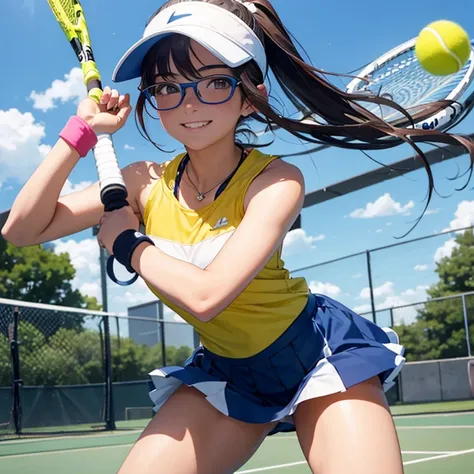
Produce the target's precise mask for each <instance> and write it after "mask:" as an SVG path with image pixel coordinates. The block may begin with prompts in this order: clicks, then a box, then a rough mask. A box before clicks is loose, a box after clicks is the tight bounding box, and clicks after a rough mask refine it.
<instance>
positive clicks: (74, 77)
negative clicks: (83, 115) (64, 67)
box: [30, 67, 87, 112]
mask: <svg viewBox="0 0 474 474" xmlns="http://www.w3.org/2000/svg"><path fill="white" fill-rule="evenodd" d="M86 95H87V91H86V86H85V85H84V76H83V74H82V70H81V69H80V68H77V67H75V68H73V69H71V71H70V72H69V74H65V75H64V80H62V79H56V80H54V81H53V82H52V84H51V87H49V88H48V89H46V90H45V91H44V92H36V91H32V92H31V94H30V99H31V100H32V101H33V107H34V108H35V109H39V110H41V111H43V112H47V111H48V110H51V109H55V108H56V107H57V103H58V102H60V103H62V104H64V103H66V102H69V101H71V100H72V101H75V102H76V103H77V102H79V101H80V100H81V99H84V98H85V97H86Z"/></svg>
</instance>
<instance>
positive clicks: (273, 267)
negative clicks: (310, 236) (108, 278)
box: [3, 0, 474, 474]
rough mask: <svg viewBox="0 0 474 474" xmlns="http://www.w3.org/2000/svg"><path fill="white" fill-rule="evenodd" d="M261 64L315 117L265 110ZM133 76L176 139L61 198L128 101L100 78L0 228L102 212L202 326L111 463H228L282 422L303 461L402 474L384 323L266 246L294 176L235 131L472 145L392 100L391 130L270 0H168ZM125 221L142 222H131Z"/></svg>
mask: <svg viewBox="0 0 474 474" xmlns="http://www.w3.org/2000/svg"><path fill="white" fill-rule="evenodd" d="M268 68H271V70H272V72H273V73H274V75H275V77H276V79H277V81H278V82H279V84H280V85H281V86H282V89H283V91H284V92H285V94H286V95H287V96H288V99H289V100H290V101H291V102H292V103H293V104H294V105H295V106H296V107H297V108H298V109H299V110H300V111H301V112H303V113H311V114H313V115H314V116H317V117H319V118H318V119H317V120H315V121H314V122H312V123H311V122H310V123H301V122H298V121H295V120H291V119H289V118H285V117H283V116H281V115H279V114H278V113H276V112H275V111H274V110H273V109H272V108H271V107H270V105H269V102H268V98H267V90H266V87H265V79H266V77H267V72H268ZM137 77H141V86H140V90H141V94H140V96H139V99H138V103H137V105H136V114H137V118H138V122H139V124H140V125H141V127H142V130H143V135H144V136H145V137H147V138H149V139H150V140H151V138H150V135H149V131H148V129H147V127H146V124H145V116H146V114H148V115H151V116H152V117H159V119H160V121H161V125H162V127H163V128H164V129H165V130H166V131H167V132H168V133H169V135H171V136H172V137H173V138H175V139H176V140H178V141H179V142H181V143H182V144H183V146H184V148H185V150H186V152H185V153H183V154H180V155H178V156H176V157H175V158H174V159H172V160H171V161H169V162H166V163H164V164H161V165H160V164H156V163H152V162H137V163H134V164H132V165H130V166H128V167H126V168H125V169H124V170H123V174H124V179H125V183H126V185H127V188H128V192H129V199H130V207H128V208H123V209H120V210H117V211H113V212H110V213H106V214H105V215H104V213H103V207H102V205H101V202H100V199H99V189H98V185H97V184H96V185H94V186H92V187H91V188H89V189H87V190H84V191H80V192H77V193H74V194H71V195H68V196H64V197H59V194H60V191H61V189H62V186H63V184H64V182H65V181H66V179H67V177H68V175H69V174H70V172H71V170H72V169H73V167H74V166H75V164H76V163H77V161H78V160H79V157H80V155H85V154H87V151H88V150H90V148H91V147H92V146H93V145H94V143H95V134H96V133H99V132H108V133H114V132H116V131H117V130H119V129H120V128H121V127H122V126H123V125H124V123H125V122H126V120H127V117H128V116H129V114H130V112H131V106H130V99H129V96H128V95H120V94H119V93H118V92H117V91H116V90H111V89H110V88H108V87H107V88H106V89H105V90H104V95H103V98H102V104H101V105H100V106H98V105H96V104H95V103H93V102H92V101H91V100H89V99H86V100H84V101H83V102H82V103H81V104H80V106H79V108H78V112H77V117H74V118H73V119H71V121H70V122H69V123H68V124H67V125H66V127H65V128H64V130H63V131H62V133H61V135H60V136H61V138H60V139H59V141H58V142H57V144H56V145H55V147H54V148H53V150H52V151H51V152H50V154H49V155H48V157H47V158H46V159H45V160H44V162H43V163H42V164H41V165H40V167H39V168H38V169H37V171H36V172H35V173H34V174H33V176H32V177H31V178H30V180H29V181H28V182H27V183H26V185H25V186H24V188H23V189H22V191H21V192H20V194H19V195H18V197H17V199H16V201H15V203H14V206H13V208H12V210H11V214H10V217H9V220H8V222H7V223H6V225H5V227H4V231H3V232H4V235H5V237H6V238H7V239H8V240H10V241H11V242H12V243H14V244H15V245H31V244H36V243H39V242H45V241H50V240H54V239H57V238H60V237H63V236H65V235H68V234H73V233H75V232H79V231H80V230H82V229H86V228H89V227H91V226H94V225H97V224H99V223H100V225H101V229H100V233H99V235H98V240H99V243H100V245H102V246H104V247H105V248H106V249H107V250H108V251H109V252H110V253H111V254H114V256H115V257H116V258H117V259H118V260H119V261H120V262H122V263H124V264H128V265H130V266H131V267H132V268H133V269H134V270H135V271H136V272H138V274H139V275H140V276H141V277H142V278H143V279H144V280H145V281H146V283H147V284H148V286H149V287H150V289H151V290H152V291H153V292H154V293H155V294H156V295H157V297H159V298H160V299H161V300H162V301H164V302H165V303H166V304H167V305H168V306H169V307H170V308H172V309H173V310H174V311H176V312H177V313H178V314H179V315H180V316H182V317H183V318H184V319H185V320H186V321H188V322H189V323H190V324H191V325H193V326H194V327H195V328H196V329H197V331H198V332H199V334H200V337H201V341H202V347H201V348H199V349H198V350H196V352H195V353H194V354H193V356H192V357H191V358H190V360H189V361H188V362H187V364H186V366H185V367H184V368H177V367H173V368H164V369H157V370H154V371H153V372H152V373H151V376H152V380H153V383H154V385H155V389H154V390H153V391H152V392H151V394H150V396H151V398H152V400H153V402H154V403H155V405H156V410H157V413H156V416H155V417H154V419H153V420H152V421H151V422H150V424H149V425H148V427H147V428H146V429H145V431H144V433H143V434H142V436H141V437H140V438H139V440H138V441H137V443H136V445H135V446H134V447H133V449H132V450H131V452H130V454H129V455H128V457H127V459H126V460H125V462H124V464H123V466H122V468H121V470H120V474H132V473H133V474H151V473H157V472H160V473H163V474H194V473H200V474H201V473H202V474H221V473H231V472H234V471H235V470H237V469H238V468H239V467H240V466H242V465H243V464H244V463H245V462H246V461H247V460H248V459H249V458H250V456H251V455H252V454H253V453H254V452H255V450H256V449H257V448H258V446H259V445H260V443H261V442H262V440H263V439H264V438H265V437H266V436H267V435H268V434H270V433H275V432H278V431H283V430H296V432H297V436H298V439H299V442H300V444H301V447H302V450H303V452H304V454H305V456H306V458H307V460H308V463H309V465H310V467H311V469H312V471H313V472H315V473H318V474H342V473H344V474H362V473H363V474H380V473H381V472H383V473H384V474H400V473H401V472H402V471H403V467H402V461H401V455H400V448H399V444H398V440H397V435H396V431H395V428H394V425H393V422H392V418H391V415H390V411H389V408H388V406H387V402H386V399H385V396H384V390H386V389H387V388H389V387H390V386H391V384H393V380H394V379H395V377H396V375H397V374H398V372H399V370H400V369H401V367H402V365H403V362H404V358H403V348H402V346H400V345H399V344H398V341H397V337H396V335H395V334H394V333H393V332H391V331H390V330H383V329H381V328H379V327H377V326H376V325H374V324H372V323H370V322H369V321H367V320H365V319H363V318H361V317H360V316H358V315H356V314H354V313H353V312H352V311H350V310H349V309H347V308H346V307H344V306H342V305H341V304H339V303H338V302H336V301H333V300H332V299H330V298H327V297H325V296H323V295H314V294H311V293H310V291H309V290H308V286H307V283H306V281H305V280H304V278H291V277H290V275H289V273H288V271H287V270H286V269H285V268H284V264H283V262H282V260H281V247H282V241H283V239H284V237H285V234H286V233H287V231H288V229H289V228H290V226H291V225H292V223H293V222H294V220H295V219H296V217H297V216H298V214H299V212H300V211H301V208H302V204H303V198H304V194H305V193H304V181H303V177H302V175H301V173H300V171H299V170H298V169H297V168H296V167H294V166H292V165H290V164H288V163H285V162H283V161H281V160H280V159H278V156H271V155H266V154H263V153H261V152H260V151H257V150H256V149H252V148H251V147H248V146H243V145H242V141H239V140H238V136H239V131H240V130H241V129H242V125H243V123H244V122H245V121H246V120H247V119H248V118H255V119H257V120H260V121H262V122H267V123H271V124H276V125H278V126H280V127H282V128H284V129H286V130H288V131H289V132H291V133H293V134H294V135H295V136H297V137H299V138H301V139H304V140H307V141H309V142H314V143H328V144H331V145H340V146H344V147H346V148H354V149H383V148H389V147H393V146H396V145H398V144H401V143H404V142H407V143H410V144H411V145H412V146H413V147H414V148H415V149H416V150H417V151H418V152H420V157H421V158H422V159H423V155H422V153H421V151H420V150H419V149H418V148H417V145H416V142H417V141H430V142H433V141H438V142H444V143H461V144H463V145H464V146H466V147H467V148H468V149H469V151H470V153H471V154H473V151H474V147H473V144H472V143H470V142H469V141H467V140H466V139H464V138H462V137H456V136H449V135H443V134H440V133H438V132H433V131H422V130H413V129H410V128H409V127H408V125H410V123H411V122H410V121H411V118H410V117H409V116H408V115H407V120H406V123H404V124H397V127H394V126H391V125H389V124H387V123H385V122H383V121H382V120H380V119H378V118H377V117H375V116H373V115H371V114H370V113H369V112H368V111H367V110H365V109H364V108H363V107H361V106H360V105H359V104H358V103H357V100H358V99H359V100H362V99H363V100H364V101H367V100H370V101H373V102H377V103H381V104H382V103H383V104H385V105H390V106H392V107H397V105H396V104H393V103H391V102H390V101H388V100H386V99H382V98H380V97H377V96H367V95H364V96H363V97H362V96H361V97H358V96H354V95H348V94H346V93H345V92H343V91H341V90H339V89H337V88H336V87H334V86H333V85H331V84H330V83H329V82H327V81H326V80H325V79H324V77H323V76H322V74H321V73H320V72H319V71H318V70H317V69H315V68H313V67H311V66H310V65H308V64H307V63H305V62H304V61H303V59H302V57H301V56H300V54H299V53H298V51H297V49H296V48H295V46H294V44H293V42H292V40H291V39H290V36H289V34H288V33H287V31H286V30H285V27H284V26H283V24H282V22H281V20H280V19H279V17H278V15H277V13H276V12H275V10H274V9H273V7H272V6H271V4H270V2H269V1H268V0H254V1H248V2H242V1H237V0H207V1H206V0H202V1H182V0H181V1H180V0H170V1H168V2H167V3H166V4H165V5H163V6H162V7H161V8H160V9H159V10H158V12H157V13H156V14H155V15H154V16H153V17H152V18H151V20H150V21H149V23H148V25H147V27H146V30H145V33H144V35H143V38H142V39H141V40H140V41H138V42H137V43H136V44H135V45H133V46H132V47H131V49H130V50H129V51H128V52H127V53H126V54H125V55H124V56H123V58H122V59H121V61H120V62H119V64H118V66H117V68H116V70H115V73H114V79H115V81H117V82H120V81H126V80H129V79H133V78H137ZM436 107H437V105H436V104H431V105H429V106H426V107H425V109H424V110H421V111H420V112H419V115H423V114H427V113H429V112H430V111H431V110H433V109H435V108H436ZM404 126H405V127H406V128H404ZM347 139H350V140H351V141H347ZM426 169H427V172H428V175H429V177H430V192H431V190H432V182H431V172H430V169H429V165H428V164H426ZM140 221H141V222H143V223H144V224H145V228H146V234H147V235H141V234H140V233H138V232H137V230H138V228H139V223H140ZM152 369H153V368H150V370H152Z"/></svg>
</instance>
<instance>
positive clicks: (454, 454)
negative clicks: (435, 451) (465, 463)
mask: <svg viewBox="0 0 474 474" xmlns="http://www.w3.org/2000/svg"><path fill="white" fill-rule="evenodd" d="M469 453H474V449H466V450H465V451H454V452H452V453H449V454H442V455H440V456H430V457H429V458H421V459H415V460H414V461H407V462H404V463H403V465H404V466H408V465H409V464H418V463H420V462H426V461H433V460H435V459H443V458H450V457H453V456H462V455H463V454H469Z"/></svg>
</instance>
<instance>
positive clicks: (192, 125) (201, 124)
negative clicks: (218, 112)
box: [181, 120, 212, 130]
mask: <svg viewBox="0 0 474 474" xmlns="http://www.w3.org/2000/svg"><path fill="white" fill-rule="evenodd" d="M210 123H212V120H208V121H207V122H191V123H182V124H181V125H182V126H183V127H184V128H189V129H191V130H196V129H199V128H204V127H206V126H207V125H209V124H210Z"/></svg>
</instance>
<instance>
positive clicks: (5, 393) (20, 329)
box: [0, 299, 194, 439]
mask: <svg viewBox="0 0 474 474" xmlns="http://www.w3.org/2000/svg"><path fill="white" fill-rule="evenodd" d="M156 304H158V305H159V304H161V303H160V302H158V303H156ZM145 316H147V315H145ZM193 345H194V338H193V330H192V328H191V327H190V326H189V325H188V324H186V323H183V322H178V321H162V320H158V319H155V320H153V319H150V318H149V317H139V316H132V317H127V316H123V315H117V314H111V313H103V312H93V311H86V310H80V309H75V308H64V307H57V306H56V307H55V306H51V305H42V304H32V303H25V302H20V301H10V300H2V299H0V439H1V438H5V437H8V436H9V435H12V434H16V435H19V434H32V435H37V434H40V433H41V434H55V433H66V432H80V431H84V432H89V431H100V430H106V429H114V428H124V429H135V428H142V427H143V426H145V425H146V423H147V422H148V421H149V420H150V419H151V416H152V404H151V401H150V398H149V397H148V392H149V378H148V373H149V372H151V371H152V370H153V369H154V368H156V367H161V366H163V365H182V364H183V363H184V361H185V360H186V359H187V358H188V357H189V355H190V354H191V352H192V350H193V348H194V347H193Z"/></svg>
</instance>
